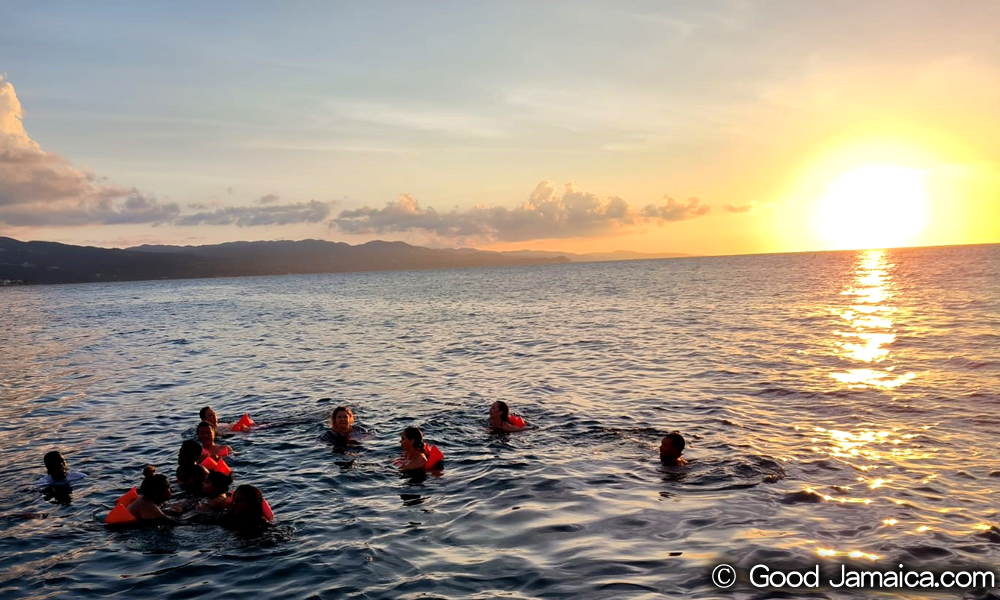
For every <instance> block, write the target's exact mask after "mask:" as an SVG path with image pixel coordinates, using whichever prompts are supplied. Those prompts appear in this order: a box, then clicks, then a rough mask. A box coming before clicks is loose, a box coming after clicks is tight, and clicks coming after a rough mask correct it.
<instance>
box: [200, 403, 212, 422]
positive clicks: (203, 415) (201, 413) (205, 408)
mask: <svg viewBox="0 0 1000 600" xmlns="http://www.w3.org/2000/svg"><path fill="white" fill-rule="evenodd" d="M210 410H212V407H211V406H206V407H204V408H202V409H201V410H199V411H198V418H199V419H201V420H202V421H204V420H205V415H207V414H208V411H210Z"/></svg>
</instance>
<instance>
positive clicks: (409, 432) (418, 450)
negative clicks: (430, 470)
mask: <svg viewBox="0 0 1000 600" xmlns="http://www.w3.org/2000/svg"><path fill="white" fill-rule="evenodd" d="M399 445H400V446H401V447H402V448H403V457H402V459H400V460H399V461H398V464H399V468H400V469H402V470H404V471H412V470H415V469H423V468H424V467H425V466H426V465H427V447H426V445H425V444H424V434H423V432H421V431H420V429H419V428H417V427H407V428H406V429H404V430H403V435H402V436H401V437H400V438H399Z"/></svg>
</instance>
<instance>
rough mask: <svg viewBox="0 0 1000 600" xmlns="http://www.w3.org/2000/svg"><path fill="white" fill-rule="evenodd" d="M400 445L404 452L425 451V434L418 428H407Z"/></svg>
mask: <svg viewBox="0 0 1000 600" xmlns="http://www.w3.org/2000/svg"><path fill="white" fill-rule="evenodd" d="M399 445H400V446H402V447H403V450H405V451H407V452H409V451H410V450H411V449H413V450H416V451H417V452H423V451H424V434H423V432H422V431H420V429H419V428H418V427H407V428H406V429H404V430H403V435H402V437H400V438H399Z"/></svg>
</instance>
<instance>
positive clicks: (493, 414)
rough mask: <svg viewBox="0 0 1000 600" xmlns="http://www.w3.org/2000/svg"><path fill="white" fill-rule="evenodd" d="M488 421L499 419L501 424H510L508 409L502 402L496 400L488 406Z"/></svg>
mask: <svg viewBox="0 0 1000 600" xmlns="http://www.w3.org/2000/svg"><path fill="white" fill-rule="evenodd" d="M490 419H491V420H496V419H499V420H500V422H502V423H510V407H509V406H507V403H506V402H504V401H503V400H497V401H496V402H494V403H493V404H491V405H490Z"/></svg>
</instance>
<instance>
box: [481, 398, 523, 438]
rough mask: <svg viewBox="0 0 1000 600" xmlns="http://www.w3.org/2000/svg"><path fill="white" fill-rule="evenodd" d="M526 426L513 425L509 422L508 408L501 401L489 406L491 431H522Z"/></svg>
mask: <svg viewBox="0 0 1000 600" xmlns="http://www.w3.org/2000/svg"><path fill="white" fill-rule="evenodd" d="M525 427H526V425H514V424H513V423H511V422H510V407H509V406H507V403H506V402H504V401H502V400H497V401H496V402H494V403H493V404H492V405H490V428H491V429H493V431H522V430H524V428H525Z"/></svg>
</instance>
